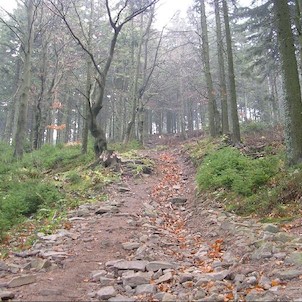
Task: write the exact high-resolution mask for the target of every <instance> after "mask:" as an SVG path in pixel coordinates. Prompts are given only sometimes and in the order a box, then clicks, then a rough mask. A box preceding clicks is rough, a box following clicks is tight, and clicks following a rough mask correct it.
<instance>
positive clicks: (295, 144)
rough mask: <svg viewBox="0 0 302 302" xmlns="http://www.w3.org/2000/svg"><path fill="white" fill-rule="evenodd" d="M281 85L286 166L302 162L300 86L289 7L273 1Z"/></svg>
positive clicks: (284, 2)
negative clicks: (279, 57)
mask: <svg viewBox="0 0 302 302" xmlns="http://www.w3.org/2000/svg"><path fill="white" fill-rule="evenodd" d="M274 6H275V12H276V20H277V29H278V39H279V48H280V55H281V64H282V71H283V85H284V114H285V137H286V147H287V158H288V163H289V165H294V164H297V163H299V162H301V161H302V131H301V129H302V102H301V88H300V83H299V73H298V65H297V59H296V55H295V46H294V39H293V33H292V30H291V20H290V10H289V6H288V3H287V1H279V0H274Z"/></svg>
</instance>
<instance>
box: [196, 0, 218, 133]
mask: <svg viewBox="0 0 302 302" xmlns="http://www.w3.org/2000/svg"><path fill="white" fill-rule="evenodd" d="M199 2H200V10H201V12H200V22H201V31H202V36H201V39H202V53H203V63H204V69H205V77H206V82H207V94H208V111H209V130H210V135H211V136H212V137H215V136H216V135H217V134H218V131H217V121H216V119H215V114H216V113H215V112H216V110H217V109H216V101H215V95H214V88H213V81H212V75H211V70H210V49H209V39H208V26H207V19H206V13H205V4H204V0H199Z"/></svg>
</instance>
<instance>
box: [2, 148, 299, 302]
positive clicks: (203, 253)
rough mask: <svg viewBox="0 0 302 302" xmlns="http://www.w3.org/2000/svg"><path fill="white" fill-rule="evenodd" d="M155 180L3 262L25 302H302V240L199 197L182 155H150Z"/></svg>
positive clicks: (127, 186)
mask: <svg viewBox="0 0 302 302" xmlns="http://www.w3.org/2000/svg"><path fill="white" fill-rule="evenodd" d="M141 155H142V156H145V157H150V158H152V159H153V160H154V161H155V162H156V164H155V167H156V169H155V171H154V172H153V173H152V174H151V175H145V176H143V177H139V178H133V177H124V178H123V181H122V183H121V184H114V185H111V187H110V196H109V199H108V201H107V202H99V203H97V204H86V205H83V206H81V207H80V208H79V209H78V210H76V211H74V212H72V213H71V214H70V220H69V221H70V222H69V223H68V224H67V225H65V227H66V228H65V229H62V230H59V231H58V232H57V233H56V234H54V235H49V236H43V234H41V235H40V240H39V242H37V243H36V244H35V245H34V247H33V248H32V250H30V251H27V252H25V253H21V254H18V255H14V256H13V255H11V257H9V258H8V259H7V260H5V261H3V262H0V276H1V279H0V297H2V299H3V300H6V299H8V298H10V297H11V298H12V297H14V299H15V300H18V301H20V300H21V301H100V300H101V301H103V300H109V301H120V302H121V301H302V268H301V264H302V237H301V235H300V234H299V232H298V234H293V233H290V232H289V229H286V228H284V229H282V228H279V227H278V226H275V225H272V224H260V223H259V222H257V221H256V220H255V219H251V218H241V217H238V216H236V215H233V214H230V213H227V212H225V211H224V210H223V208H222V207H221V205H220V204H219V202H217V201H215V200H212V199H211V200H209V199H207V197H206V196H202V197H199V198H196V197H195V176H194V175H195V174H194V168H193V167H192V166H191V164H190V162H189V160H188V158H186V156H185V154H184V153H183V152H182V151H181V150H180V149H179V147H174V148H169V149H168V150H166V151H155V150H146V151H142V152H141Z"/></svg>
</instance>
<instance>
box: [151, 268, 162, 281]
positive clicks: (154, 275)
mask: <svg viewBox="0 0 302 302" xmlns="http://www.w3.org/2000/svg"><path fill="white" fill-rule="evenodd" d="M162 275H163V271H162V269H159V270H158V271H157V272H156V273H154V274H153V276H152V278H153V279H158V278H159V277H160V276H162Z"/></svg>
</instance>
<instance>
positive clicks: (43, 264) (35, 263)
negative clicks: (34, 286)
mask: <svg viewBox="0 0 302 302" xmlns="http://www.w3.org/2000/svg"><path fill="white" fill-rule="evenodd" d="M30 266H31V268H35V269H37V270H41V269H47V268H49V267H50V266H51V262H50V261H49V260H45V259H41V258H36V259H33V260H32V261H31V262H30Z"/></svg>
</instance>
